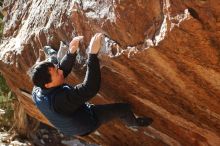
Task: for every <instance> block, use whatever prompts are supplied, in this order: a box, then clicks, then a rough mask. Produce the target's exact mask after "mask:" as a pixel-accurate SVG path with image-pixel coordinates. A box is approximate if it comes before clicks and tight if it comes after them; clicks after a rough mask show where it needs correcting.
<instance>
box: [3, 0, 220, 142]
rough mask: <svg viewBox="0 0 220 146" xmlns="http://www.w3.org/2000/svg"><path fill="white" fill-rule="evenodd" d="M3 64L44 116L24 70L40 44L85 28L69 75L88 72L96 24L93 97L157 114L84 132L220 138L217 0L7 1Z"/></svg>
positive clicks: (55, 43)
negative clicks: (145, 121) (137, 124)
mask: <svg viewBox="0 0 220 146" xmlns="http://www.w3.org/2000/svg"><path fill="white" fill-rule="evenodd" d="M3 13H4V16H5V18H4V20H5V27H4V38H3V40H2V43H1V45H0V66H1V68H0V71H1V72H2V73H3V75H4V77H5V78H6V80H7V82H8V84H9V85H10V87H11V88H12V90H13V91H14V92H15V93H16V94H17V96H18V98H19V101H20V102H21V103H23V105H24V108H25V109H26V111H27V113H28V114H30V115H31V116H33V117H35V118H37V119H39V120H40V121H43V122H46V123H48V122H47V120H45V118H44V117H43V116H42V115H41V114H40V113H39V112H38V111H37V109H36V108H35V106H34V105H33V103H32V102H31V99H30V98H28V97H27V96H24V95H23V94H21V92H20V89H24V90H27V91H30V92H31V89H32V86H33V85H32V84H31V82H30V81H29V79H28V76H27V74H26V72H27V71H28V69H29V68H30V67H31V66H32V65H33V64H34V63H35V62H36V60H37V58H38V57H39V49H41V48H42V47H43V46H44V45H51V46H52V47H53V48H55V49H57V50H58V49H59V45H60V41H63V42H67V43H68V42H69V41H70V40H71V39H72V38H73V37H74V36H77V35H83V36H85V38H84V44H83V46H82V49H81V50H80V53H79V56H78V62H77V64H76V67H75V69H74V71H73V73H71V75H70V77H68V81H67V82H68V83H70V84H77V83H79V82H80V81H82V79H83V75H84V73H85V69H84V68H83V64H84V62H85V59H86V57H87V56H86V53H85V52H86V49H85V48H86V47H87V46H88V44H89V41H90V38H91V37H92V35H93V34H95V33H96V32H103V33H105V34H106V35H107V36H108V37H106V39H105V47H104V48H103V50H102V51H101V53H100V56H99V58H100V60H101V72H102V85H101V90H100V92H99V94H98V95H97V96H96V97H95V98H94V99H93V100H92V102H93V103H111V102H129V103H131V104H132V106H133V109H134V111H135V113H136V114H137V115H140V116H141V115H142V116H143V115H145V116H150V117H153V118H154V123H153V124H152V126H150V127H148V128H143V129H139V130H138V131H134V130H132V129H128V128H126V127H125V126H124V125H123V124H122V123H121V122H120V121H113V122H110V123H107V124H106V125H103V126H102V127H101V128H99V129H98V131H97V132H95V133H94V134H91V135H90V136H87V137H85V139H86V140H88V141H91V142H95V143H98V144H102V145H112V146H115V145H132V146H134V145H135V146H136V145H141V146H142V145H152V146H159V145H161V146H163V145H170V146H178V145H183V146H188V145H210V146H219V145H220V106H219V104H220V67H219V66H220V1H219V0H200V1H199V0H198V1H181V0H176V1H175V2H174V1H171V0H148V1H144V0H127V1H118V0H115V1H110V0H105V1H104V0H98V1H94V0H93V1H77V0H75V1H70V0H68V1H64V0H60V1H43V0H33V1H23V0H17V1H13V2H11V3H9V2H5V8H4V9H3Z"/></svg>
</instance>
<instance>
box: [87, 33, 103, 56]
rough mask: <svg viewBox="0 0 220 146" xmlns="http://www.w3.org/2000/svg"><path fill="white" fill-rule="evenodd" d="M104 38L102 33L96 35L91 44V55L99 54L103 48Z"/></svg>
mask: <svg viewBox="0 0 220 146" xmlns="http://www.w3.org/2000/svg"><path fill="white" fill-rule="evenodd" d="M103 38H104V35H103V34H102V33H96V34H95V35H94V36H93V37H92V39H91V41H90V44H89V51H88V53H89V54H97V53H98V52H99V50H100V49H101V46H102V39H103Z"/></svg>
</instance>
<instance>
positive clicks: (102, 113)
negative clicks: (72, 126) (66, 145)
mask: <svg viewBox="0 0 220 146" xmlns="http://www.w3.org/2000/svg"><path fill="white" fill-rule="evenodd" d="M91 108H92V111H93V112H94V114H95V117H96V118H97V120H98V124H99V125H101V124H103V123H106V122H109V121H111V120H113V119H119V118H120V119H121V120H122V121H124V122H125V123H126V124H127V126H134V125H135V124H136V118H135V115H134V114H133V112H132V110H131V106H130V105H129V104H127V103H113V104H104V105H94V106H92V107H91Z"/></svg>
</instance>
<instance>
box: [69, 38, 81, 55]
mask: <svg viewBox="0 0 220 146" xmlns="http://www.w3.org/2000/svg"><path fill="white" fill-rule="evenodd" d="M82 39H83V36H77V37H74V38H73V39H72V41H71V42H70V44H69V51H70V53H72V54H74V53H75V52H76V51H77V49H78V48H79V43H80V41H81V40H82Z"/></svg>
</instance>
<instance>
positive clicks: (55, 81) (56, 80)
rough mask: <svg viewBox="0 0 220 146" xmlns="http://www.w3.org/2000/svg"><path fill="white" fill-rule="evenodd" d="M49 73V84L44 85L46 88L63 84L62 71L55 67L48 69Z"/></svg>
mask: <svg viewBox="0 0 220 146" xmlns="http://www.w3.org/2000/svg"><path fill="white" fill-rule="evenodd" d="M49 73H50V76H51V82H50V83H47V84H45V87H46V88H51V87H56V86H59V85H62V84H63V83H64V76H63V71H62V70H60V69H59V68H58V67H57V66H55V67H49Z"/></svg>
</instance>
